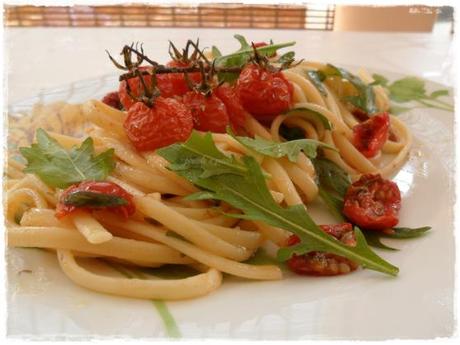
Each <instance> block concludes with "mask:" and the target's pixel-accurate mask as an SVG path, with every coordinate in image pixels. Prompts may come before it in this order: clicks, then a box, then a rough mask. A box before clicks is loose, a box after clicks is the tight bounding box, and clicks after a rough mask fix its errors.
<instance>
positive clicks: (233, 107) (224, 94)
mask: <svg viewBox="0 0 460 345" xmlns="http://www.w3.org/2000/svg"><path fill="white" fill-rule="evenodd" d="M213 92H214V93H215V95H216V96H217V97H219V98H220V99H221V100H222V102H224V104H225V107H226V108H227V113H228V117H229V119H230V123H231V124H232V127H233V129H234V130H238V129H240V128H243V127H244V124H245V122H246V118H247V116H248V112H247V111H246V110H245V109H244V108H243V106H242V105H241V103H240V101H239V99H238V96H237V93H236V91H235V88H234V87H232V86H230V85H229V84H227V83H225V84H222V85H220V86H218V87H217V88H215V89H214V90H213Z"/></svg>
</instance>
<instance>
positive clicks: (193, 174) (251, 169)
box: [157, 133, 398, 275]
mask: <svg viewBox="0 0 460 345" xmlns="http://www.w3.org/2000/svg"><path fill="white" fill-rule="evenodd" d="M190 141H192V143H189V142H190ZM216 151H218V149H217V147H216V146H215V144H214V142H213V141H212V137H211V135H210V134H209V133H208V134H207V135H204V136H199V135H197V134H192V137H191V138H190V139H189V140H188V141H187V142H186V143H184V144H175V145H172V146H169V147H165V148H162V149H159V150H158V151H157V153H158V154H159V155H160V156H162V157H163V158H165V159H166V160H167V161H168V162H169V163H170V166H169V168H170V169H171V170H173V171H176V173H178V174H179V175H181V176H183V177H184V178H186V179H188V180H189V181H190V182H192V183H194V184H195V185H197V186H198V187H201V188H203V189H205V190H207V191H209V192H211V193H212V194H213V199H217V200H221V201H224V202H227V203H228V204H230V205H232V206H233V207H235V208H237V209H240V210H241V211H242V212H243V213H244V214H242V215H240V217H242V218H245V219H252V220H258V221H263V222H266V223H267V224H270V225H272V226H277V227H280V228H283V229H285V230H288V231H290V232H292V233H295V234H296V235H298V236H299V238H300V240H301V243H300V247H299V246H294V247H288V248H282V249H280V250H279V252H278V257H279V258H280V259H286V258H288V257H289V256H290V252H292V251H293V250H296V251H297V252H298V253H302V254H303V253H307V252H310V251H324V252H328V253H334V254H337V255H341V256H344V257H347V258H349V259H350V260H353V261H355V262H358V263H360V264H361V265H363V266H364V267H367V268H370V269H373V270H376V271H379V272H383V273H387V274H390V275H397V273H398V268H397V267H395V266H393V265H391V264H389V263H388V262H386V261H384V260H383V259H382V258H380V257H379V256H377V255H376V254H375V253H373V252H372V251H371V249H370V248H369V247H368V246H367V244H366V241H365V239H364V237H363V235H362V234H361V232H360V230H359V229H358V228H355V235H356V240H357V245H356V247H349V246H347V245H345V244H343V243H341V242H340V241H337V240H336V239H335V238H334V237H332V236H330V235H328V234H326V233H325V232H324V231H322V230H321V228H320V227H319V226H318V225H316V224H315V222H314V221H313V220H312V219H311V217H310V216H309V215H308V213H307V212H306V210H305V208H304V206H303V205H296V206H291V207H287V208H283V207H281V206H280V205H278V204H277V203H276V202H275V201H274V200H273V198H272V196H271V194H270V191H269V190H268V187H267V184H266V182H265V178H264V175H263V173H262V170H261V169H260V167H259V165H258V163H257V161H256V160H255V159H254V158H253V157H248V156H245V157H243V158H242V162H243V164H244V167H245V169H244V172H243V173H242V170H241V169H239V168H237V169H236V168H235V169H234V171H233V172H231V171H230V170H229V169H228V167H229V166H232V165H233V162H234V159H232V158H231V157H227V156H225V155H223V154H222V155H223V156H224V157H225V158H222V157H221V156H219V157H218V159H219V160H221V161H220V163H222V164H224V166H225V169H224V168H222V169H221V170H222V171H225V172H222V173H221V174H207V173H206V172H205V170H206V169H207V164H206V160H207V159H208V157H213V156H215V155H216V153H215V152H216ZM193 158H194V159H193ZM184 159H186V160H184ZM200 160H201V161H203V162H204V164H202V165H201V166H197V165H196V164H195V163H194V162H197V161H200ZM225 160H226V162H224V161H225ZM187 162H191V163H190V164H189V165H190V166H189V169H178V170H176V169H175V167H177V166H180V167H182V166H183V165H184V164H187ZM202 176H208V177H206V178H203V177H202ZM286 251H287V252H286Z"/></svg>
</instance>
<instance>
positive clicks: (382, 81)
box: [372, 73, 388, 87]
mask: <svg viewBox="0 0 460 345" xmlns="http://www.w3.org/2000/svg"><path fill="white" fill-rule="evenodd" d="M372 79H374V82H373V83H372V85H382V86H383V87H385V86H387V85H388V79H387V78H385V77H384V76H383V75H381V74H376V73H375V74H373V75H372Z"/></svg>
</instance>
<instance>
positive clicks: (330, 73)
mask: <svg viewBox="0 0 460 345" xmlns="http://www.w3.org/2000/svg"><path fill="white" fill-rule="evenodd" d="M321 72H323V73H324V75H325V76H326V77H340V78H342V79H345V80H347V81H349V82H350V83H351V84H352V85H353V86H354V87H355V89H356V91H358V93H359V96H350V97H346V98H345V100H347V101H349V102H350V103H352V104H353V105H354V106H355V107H357V108H359V109H361V110H363V111H365V112H366V113H368V114H369V115H372V114H375V113H377V112H378V111H379V110H378V108H377V105H376V104H375V94H374V89H373V88H372V85H368V84H366V83H364V82H363V81H362V80H361V79H360V78H359V77H357V76H355V75H354V74H352V73H350V72H348V71H347V70H345V69H343V68H339V67H336V66H334V65H331V64H327V65H326V67H325V68H324V69H322V70H321Z"/></svg>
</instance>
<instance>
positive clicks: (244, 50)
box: [214, 35, 295, 83]
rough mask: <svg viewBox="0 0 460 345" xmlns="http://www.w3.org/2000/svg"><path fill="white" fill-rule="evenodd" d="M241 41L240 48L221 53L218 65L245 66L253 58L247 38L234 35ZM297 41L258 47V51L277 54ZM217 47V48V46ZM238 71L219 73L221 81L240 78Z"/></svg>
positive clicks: (216, 63)
mask: <svg viewBox="0 0 460 345" xmlns="http://www.w3.org/2000/svg"><path fill="white" fill-rule="evenodd" d="M234 37H235V38H236V39H237V40H238V42H240V45H241V46H240V48H239V49H238V50H237V51H236V52H234V53H232V54H228V55H223V56H222V55H220V56H218V57H217V58H215V59H214V64H215V66H216V67H243V66H244V65H245V64H246V63H247V62H248V61H249V59H250V58H251V56H252V55H253V53H254V50H253V48H252V46H251V45H249V43H248V42H247V40H246V39H245V38H244V37H243V36H241V35H235V36H234ZM294 44H295V42H286V43H280V44H269V45H267V46H263V47H258V48H256V50H257V52H258V53H259V54H260V55H262V56H270V55H273V54H276V52H277V51H278V49H281V48H285V47H289V46H293V45H294ZM216 49H217V48H216ZM238 75H239V74H238V73H229V72H225V73H218V75H217V76H218V79H219V82H222V81H226V82H229V83H232V82H234V81H235V80H236V79H237V78H238Z"/></svg>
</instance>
